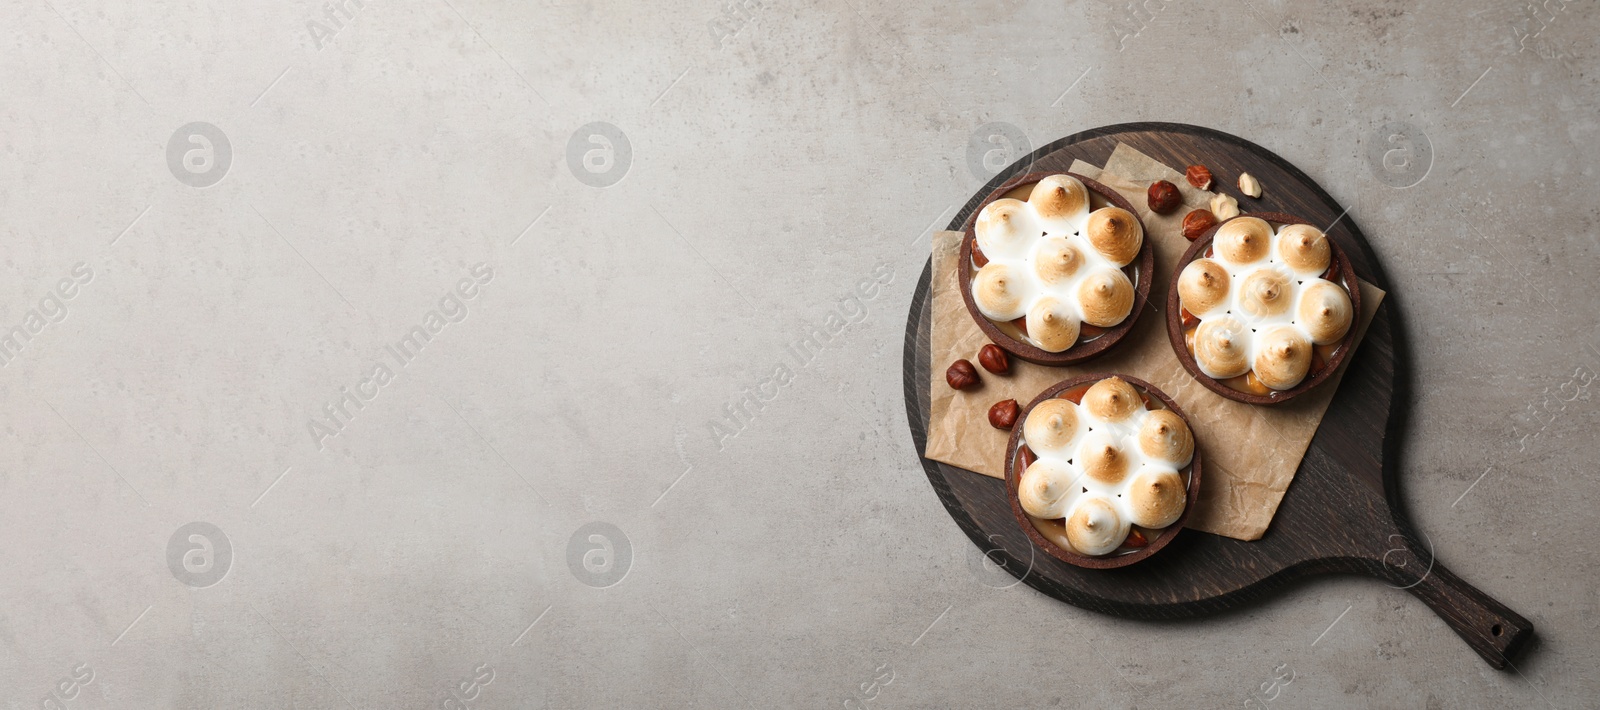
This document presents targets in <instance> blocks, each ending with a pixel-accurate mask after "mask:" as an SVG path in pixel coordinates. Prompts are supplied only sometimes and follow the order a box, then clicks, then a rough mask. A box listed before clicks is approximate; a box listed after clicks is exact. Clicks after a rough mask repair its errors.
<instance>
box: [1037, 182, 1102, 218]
mask: <svg viewBox="0 0 1600 710" xmlns="http://www.w3.org/2000/svg"><path fill="white" fill-rule="evenodd" d="M1028 203H1029V204H1031V205H1033V209H1034V211H1035V212H1038V213H1039V218H1040V219H1042V220H1044V221H1046V222H1052V223H1056V224H1060V223H1062V222H1065V221H1067V220H1069V219H1071V218H1073V217H1077V216H1079V215H1081V214H1083V213H1084V212H1088V211H1089V188H1087V187H1084V185H1083V183H1081V182H1079V181H1078V179H1077V178H1074V177H1071V176H1069V175H1051V176H1050V177H1047V178H1045V179H1043V180H1040V181H1039V182H1038V183H1036V184H1034V186H1033V192H1031V193H1029V194H1028Z"/></svg>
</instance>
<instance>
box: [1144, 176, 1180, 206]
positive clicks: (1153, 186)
mask: <svg viewBox="0 0 1600 710" xmlns="http://www.w3.org/2000/svg"><path fill="white" fill-rule="evenodd" d="M1145 197H1146V198H1147V200H1148V201H1149V204H1150V211H1151V212H1155V213H1156V214H1166V213H1168V212H1171V211H1173V210H1175V209H1178V205H1181V204H1183V195H1181V194H1179V193H1178V186H1177V185H1174V184H1172V183H1170V182H1167V181H1166V180H1157V181H1155V182H1152V183H1150V189H1149V190H1147V191H1146V192H1145Z"/></svg>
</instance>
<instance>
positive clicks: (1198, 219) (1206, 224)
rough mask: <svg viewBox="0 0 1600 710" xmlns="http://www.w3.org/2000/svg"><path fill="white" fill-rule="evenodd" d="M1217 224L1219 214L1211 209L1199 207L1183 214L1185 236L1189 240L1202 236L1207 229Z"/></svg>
mask: <svg viewBox="0 0 1600 710" xmlns="http://www.w3.org/2000/svg"><path fill="white" fill-rule="evenodd" d="M1215 226H1217V216H1216V215H1214V214H1211V210H1207V209H1198V210H1195V211H1193V212H1190V213H1189V214H1186V215H1184V216H1183V237H1184V238H1185V239H1188V240H1189V241H1191V242H1192V241H1194V240H1196V239H1199V238H1200V235H1202V234H1205V233H1206V230H1207V229H1210V228H1212V227H1215Z"/></svg>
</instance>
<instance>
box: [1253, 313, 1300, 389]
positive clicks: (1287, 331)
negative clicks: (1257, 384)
mask: <svg viewBox="0 0 1600 710" xmlns="http://www.w3.org/2000/svg"><path fill="white" fill-rule="evenodd" d="M1256 340H1257V346H1256V362H1255V371H1256V378H1257V379H1260V380H1261V383H1262V384H1264V385H1266V386H1268V387H1271V388H1272V389H1275V390H1286V389H1289V388H1290V387H1293V386H1295V385H1297V384H1300V381H1301V380H1303V379H1305V377H1306V372H1308V371H1309V370H1310V369H1311V339H1310V338H1308V337H1306V335H1305V333H1302V332H1300V329H1299V328H1295V327H1293V326H1287V325H1280V326H1276V327H1274V328H1272V329H1271V330H1267V331H1265V332H1263V333H1261V334H1260V336H1259V337H1258V338H1257V339H1256Z"/></svg>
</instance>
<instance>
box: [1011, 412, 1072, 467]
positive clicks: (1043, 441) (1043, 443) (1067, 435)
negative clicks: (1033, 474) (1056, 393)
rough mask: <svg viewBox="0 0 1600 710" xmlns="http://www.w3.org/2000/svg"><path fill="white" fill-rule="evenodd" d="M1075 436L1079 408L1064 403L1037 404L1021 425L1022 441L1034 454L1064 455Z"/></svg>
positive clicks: (1068, 456) (1067, 455)
mask: <svg viewBox="0 0 1600 710" xmlns="http://www.w3.org/2000/svg"><path fill="white" fill-rule="evenodd" d="M1077 436H1078V408H1077V406H1075V405H1074V404H1073V403H1071V402H1068V401H1067V400H1064V399H1047V400H1045V401H1043V402H1040V403H1039V405H1038V406H1036V407H1034V408H1033V410H1032V411H1030V412H1028V418H1027V419H1025V420H1023V422H1022V438H1023V439H1025V440H1027V442H1028V448H1030V449H1033V452H1034V453H1035V454H1046V453H1048V454H1056V453H1060V454H1066V456H1064V458H1071V456H1070V452H1068V451H1067V445H1068V444H1070V443H1072V441H1073V439H1076V438H1077Z"/></svg>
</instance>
